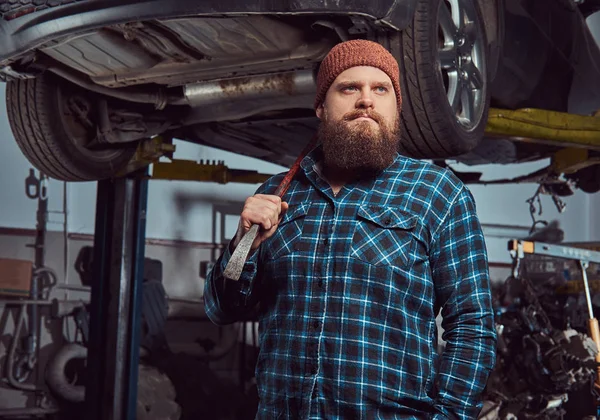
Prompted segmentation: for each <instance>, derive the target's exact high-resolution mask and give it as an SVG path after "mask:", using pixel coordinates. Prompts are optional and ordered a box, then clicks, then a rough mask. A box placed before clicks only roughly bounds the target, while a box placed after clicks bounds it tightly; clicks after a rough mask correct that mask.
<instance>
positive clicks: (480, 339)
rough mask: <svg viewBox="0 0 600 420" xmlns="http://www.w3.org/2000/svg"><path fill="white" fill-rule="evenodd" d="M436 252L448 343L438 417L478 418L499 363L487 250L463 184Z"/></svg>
mask: <svg viewBox="0 0 600 420" xmlns="http://www.w3.org/2000/svg"><path fill="white" fill-rule="evenodd" d="M433 245H434V246H433V249H432V253H431V266H432V276H433V281H434V283H435V289H436V299H437V302H438V304H439V305H440V306H441V307H442V317H443V321H442V327H443V329H444V334H443V339H444V340H445V341H446V348H445V351H444V353H443V354H442V356H441V363H440V365H439V368H438V374H437V377H436V381H435V386H434V392H435V406H436V414H435V415H434V416H433V418H434V419H442V418H452V419H455V418H457V419H475V418H477V416H478V414H479V412H480V411H481V408H482V401H481V395H482V392H483V390H484V388H485V385H486V382H487V379H488V377H489V374H490V372H491V370H492V369H493V367H494V364H495V362H496V339H497V337H496V330H495V328H494V313H493V307H492V299H491V290H490V277H489V270H488V259H487V250H486V246H485V242H484V237H483V232H482V230H481V225H480V223H479V219H478V217H477V213H476V208H475V202H474V200H473V197H472V195H471V193H470V192H469V190H468V189H467V188H466V187H464V186H463V187H462V189H461V190H460V192H459V193H458V194H457V195H456V197H455V199H454V200H453V203H452V205H451V206H450V209H449V210H448V213H447V215H446V217H445V218H444V221H443V223H442V225H441V227H440V228H439V231H438V232H437V234H436V236H435V237H434V243H433Z"/></svg>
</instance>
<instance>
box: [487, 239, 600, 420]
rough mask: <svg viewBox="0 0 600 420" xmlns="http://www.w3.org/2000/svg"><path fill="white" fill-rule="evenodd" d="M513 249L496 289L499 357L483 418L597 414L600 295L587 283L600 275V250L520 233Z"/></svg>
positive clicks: (578, 417)
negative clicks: (524, 238) (534, 239)
mask: <svg viewBox="0 0 600 420" xmlns="http://www.w3.org/2000/svg"><path fill="white" fill-rule="evenodd" d="M509 248H510V250H511V254H512V256H513V260H514V267H513V273H512V276H511V277H509V278H508V279H507V280H506V282H505V283H504V284H503V285H502V286H501V287H499V288H497V289H496V290H494V308H495V312H496V330H497V333H498V347H497V362H496V366H495V368H494V371H493V372H492V374H491V376H490V378H489V380H488V383H487V387H486V391H485V405H484V408H483V410H482V412H481V414H480V419H485V420H492V419H515V418H518V419H521V418H528V419H544V420H550V419H552V420H554V419H563V418H566V419H583V418H587V417H592V418H595V415H596V407H597V405H598V404H599V401H600V400H599V396H600V392H599V390H600V385H599V384H600V378H599V377H598V375H597V373H598V366H599V365H598V363H597V360H598V357H599V356H598V355H599V353H598V348H599V346H598V335H597V321H596V319H595V318H594V309H596V312H597V311H598V310H600V307H596V306H595V305H594V302H597V303H600V302H598V300H597V297H592V294H591V293H590V287H589V284H590V282H591V284H592V285H596V284H597V280H596V279H600V266H595V264H599V263H600V252H596V251H591V250H586V249H581V248H576V247H567V246H562V245H555V244H548V243H542V242H529V241H516V240H514V241H511V242H510V243H509ZM589 263H593V264H592V267H594V269H593V270H590V280H589V281H588V264H589ZM595 291H596V292H597V291H598V289H596V290H595ZM582 294H585V297H583V296H582ZM596 296H598V297H600V295H596ZM594 325H595V326H594Z"/></svg>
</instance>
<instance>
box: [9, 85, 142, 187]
mask: <svg viewBox="0 0 600 420" xmlns="http://www.w3.org/2000/svg"><path fill="white" fill-rule="evenodd" d="M91 95H92V94H91V93H89V92H86V91H84V90H81V89H79V88H76V87H75V86H72V85H70V84H69V83H67V82H65V81H63V80H62V79H59V78H57V77H56V76H53V75H50V74H47V73H45V74H42V75H40V76H39V77H37V78H35V79H24V80H12V81H9V82H8V83H7V88H6V105H7V111H8V120H9V122H10V125H11V128H12V131H13V134H14V136H15V139H16V141H17V144H18V145H19V148H20V149H21V151H22V152H23V154H24V155H25V157H26V158H27V159H28V160H29V161H30V162H31V164H32V165H33V166H35V167H36V168H37V169H39V170H40V171H42V172H43V173H45V174H46V175H48V176H49V177H52V178H55V179H58V180H63V181H93V180H100V179H105V178H110V177H112V176H114V175H115V174H116V173H118V171H119V170H121V169H123V168H124V167H125V166H126V165H127V163H128V162H129V160H130V159H131V157H132V156H133V154H134V153H135V149H136V147H135V145H131V144H127V145H119V146H118V147H111V148H104V149H98V148H92V147H90V143H91V142H92V141H93V139H94V138H95V136H96V130H97V129H96V125H95V124H94V123H93V121H94V118H93V113H94V106H93V104H94V102H95V101H94V100H93V99H92V96H91Z"/></svg>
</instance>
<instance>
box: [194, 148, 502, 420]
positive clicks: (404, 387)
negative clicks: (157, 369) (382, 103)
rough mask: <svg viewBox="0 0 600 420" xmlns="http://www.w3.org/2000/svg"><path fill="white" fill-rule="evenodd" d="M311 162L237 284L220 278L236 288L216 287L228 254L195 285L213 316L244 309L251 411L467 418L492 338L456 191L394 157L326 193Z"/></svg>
mask: <svg viewBox="0 0 600 420" xmlns="http://www.w3.org/2000/svg"><path fill="white" fill-rule="evenodd" d="M320 156H321V153H320V148H317V149H315V150H314V151H313V152H312V153H311V154H310V155H309V156H308V157H306V158H305V159H304V161H303V162H302V171H299V173H298V174H297V175H296V177H295V179H294V181H293V183H292V185H291V186H290V189H289V191H288V192H287V194H286V196H285V197H284V200H285V201H287V202H288V203H289V209H288V211H287V213H286V214H285V215H284V217H283V219H282V220H281V222H280V224H279V227H278V229H277V231H276V233H275V234H274V235H273V236H272V237H271V238H270V239H269V240H267V241H265V242H264V243H263V244H262V245H261V247H260V251H258V252H256V253H254V255H253V256H252V257H251V258H250V259H249V260H248V262H247V263H246V265H245V267H244V271H243V273H242V279H241V280H240V282H238V283H235V282H231V281H230V280H228V281H227V282H228V284H229V283H230V282H231V283H235V285H236V287H230V286H231V285H228V286H227V287H226V288H225V289H224V287H223V278H222V273H223V270H224V268H225V266H226V265H227V262H228V260H229V258H230V256H231V253H230V249H227V250H226V251H225V252H224V253H223V255H222V256H221V258H220V259H219V260H218V262H217V264H216V265H215V267H214V268H213V270H212V272H211V273H210V274H209V276H208V278H207V281H206V286H205V291H204V299H205V305H206V311H207V313H208V316H209V317H210V319H211V320H212V321H213V322H214V323H216V324H228V323H232V322H235V321H237V320H239V319H241V318H242V317H244V316H247V314H248V313H249V312H250V311H251V309H252V308H254V307H256V305H257V304H258V306H257V308H258V309H257V312H256V313H257V314H258V319H259V330H260V342H259V345H260V352H259V356H258V361H257V366H256V380H257V385H258V393H259V397H260V404H259V407H258V414H257V418H259V419H280V418H286V419H289V418H293V419H296V418H302V419H306V418H310V419H363V418H364V419H367V418H368V419H384V418H385V419H400V418H402V419H408V418H414V419H417V418H419V419H422V418H434V419H442V418H460V419H467V418H476V417H477V415H478V413H479V411H480V409H481V393H482V391H483V389H484V387H485V384H486V382H487V378H488V375H489V373H490V371H491V369H492V368H493V365H494V363H495V357H496V354H495V349H496V333H495V329H494V320H493V312H492V303H491V296H490V281H489V275H488V266H487V253H486V248H485V243H484V238H483V234H482V232H481V227H480V224H479V220H478V218H477V215H476V210H475V204H474V201H473V198H472V196H471V194H470V192H469V191H468V190H467V189H466V187H465V186H464V185H463V184H462V183H461V182H460V181H459V180H458V179H457V178H456V177H455V176H454V175H453V174H452V173H451V172H450V171H447V170H444V169H441V168H438V167H436V166H434V165H431V164H429V163H426V162H422V161H418V160H414V159H409V158H406V157H404V156H400V155H399V156H398V157H397V158H396V160H395V161H394V163H393V164H392V165H391V166H390V167H389V168H388V169H386V170H385V171H384V172H383V173H382V174H380V175H379V176H378V177H377V178H376V179H365V180H361V181H358V182H354V183H350V184H346V185H345V186H344V187H343V188H342V189H341V190H340V191H339V193H338V194H337V196H334V194H333V192H332V190H331V188H330V187H329V185H328V184H327V182H325V181H324V180H323V178H322V177H321V176H319V171H318V165H317V161H318V160H320ZM281 179H282V174H280V175H277V176H275V177H273V178H272V179H270V180H269V181H267V182H266V183H265V184H264V185H263V186H261V187H260V188H259V190H258V193H263V194H272V193H273V192H274V191H275V189H276V187H277V185H278V184H279V182H280V181H281ZM240 296H246V299H239V297H240ZM240 302H241V303H240ZM440 307H441V309H442V315H443V318H444V321H443V324H442V326H443V328H444V336H443V338H444V340H445V341H446V342H447V343H446V348H445V351H444V353H443V354H442V355H441V356H440V355H438V352H437V327H436V322H435V318H436V315H437V313H438V311H439V309H440Z"/></svg>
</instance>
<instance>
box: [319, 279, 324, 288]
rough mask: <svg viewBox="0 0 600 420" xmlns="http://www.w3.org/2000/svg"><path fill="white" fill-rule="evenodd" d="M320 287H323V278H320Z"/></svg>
mask: <svg viewBox="0 0 600 420" xmlns="http://www.w3.org/2000/svg"><path fill="white" fill-rule="evenodd" d="M319 287H323V279H319Z"/></svg>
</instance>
